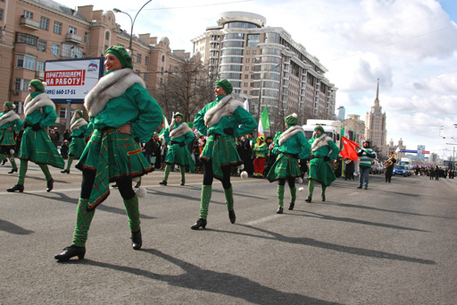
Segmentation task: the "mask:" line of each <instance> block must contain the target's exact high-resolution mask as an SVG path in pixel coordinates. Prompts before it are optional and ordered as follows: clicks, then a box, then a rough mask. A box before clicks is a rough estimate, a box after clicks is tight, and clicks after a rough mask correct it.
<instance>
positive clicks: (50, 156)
mask: <svg viewBox="0 0 457 305" xmlns="http://www.w3.org/2000/svg"><path fill="white" fill-rule="evenodd" d="M42 94H43V95H44V96H41V98H43V99H46V100H49V101H50V98H49V97H48V96H47V95H46V94H45V93H41V92H33V93H31V97H32V98H35V97H37V96H38V95H42ZM56 119H57V113H56V111H55V110H54V107H52V106H43V107H39V108H37V109H36V110H35V111H33V112H32V113H27V116H26V117H25V119H24V124H26V123H27V125H28V127H27V128H25V130H24V133H23V134H22V140H21V148H20V150H19V158H20V159H21V160H30V161H33V162H35V163H37V164H49V165H52V166H54V167H57V168H64V166H65V162H64V161H63V159H62V156H61V155H60V154H59V152H58V151H57V148H56V146H55V145H54V143H52V141H51V139H50V138H49V135H48V134H47V133H46V127H50V126H52V124H54V123H55V121H56ZM35 124H40V127H41V129H39V130H37V131H35V130H33V129H32V127H31V126H32V125H35Z"/></svg>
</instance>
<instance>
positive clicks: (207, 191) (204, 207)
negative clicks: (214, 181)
mask: <svg viewBox="0 0 457 305" xmlns="http://www.w3.org/2000/svg"><path fill="white" fill-rule="evenodd" d="M211 194H212V186H211V185H202V197H201V205H200V218H199V219H198V220H197V222H196V223H194V224H193V225H192V226H191V227H190V228H191V229H192V230H198V229H199V228H200V227H201V228H203V229H204V228H205V227H206V218H207V217H208V206H209V202H210V200H211Z"/></svg>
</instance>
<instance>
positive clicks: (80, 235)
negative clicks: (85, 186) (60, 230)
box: [73, 198, 95, 247]
mask: <svg viewBox="0 0 457 305" xmlns="http://www.w3.org/2000/svg"><path fill="white" fill-rule="evenodd" d="M88 202H89V199H83V198H79V201H78V207H77V209H76V226H75V232H74V233H73V245H75V246H77V247H84V246H85V245H86V240H87V232H88V231H89V227H90V223H91V222H92V219H93V218H94V214H95V209H93V210H90V211H88V210H87V203H88Z"/></svg>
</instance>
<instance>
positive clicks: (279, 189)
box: [276, 185, 284, 214]
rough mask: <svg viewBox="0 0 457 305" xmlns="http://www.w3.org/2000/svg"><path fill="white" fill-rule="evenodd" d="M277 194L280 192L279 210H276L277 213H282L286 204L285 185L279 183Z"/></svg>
mask: <svg viewBox="0 0 457 305" xmlns="http://www.w3.org/2000/svg"><path fill="white" fill-rule="evenodd" d="M277 194H278V205H279V207H278V210H276V213H277V214H282V212H283V211H284V208H283V205H284V185H278V190H277Z"/></svg>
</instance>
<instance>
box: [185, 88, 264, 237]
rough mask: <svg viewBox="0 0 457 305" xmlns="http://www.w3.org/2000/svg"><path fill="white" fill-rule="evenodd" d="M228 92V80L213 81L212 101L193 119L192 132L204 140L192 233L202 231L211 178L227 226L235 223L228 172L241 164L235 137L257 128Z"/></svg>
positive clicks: (239, 103) (210, 188) (241, 105)
mask: <svg viewBox="0 0 457 305" xmlns="http://www.w3.org/2000/svg"><path fill="white" fill-rule="evenodd" d="M232 91H233V86H232V84H231V83H230V82H229V81H228V80H226V79H221V80H219V81H217V82H216V84H215V89H214V92H215V93H216V100H215V101H214V102H211V103H209V104H207V105H206V106H205V107H204V108H203V109H202V110H200V112H199V113H197V115H196V116H195V120H194V126H195V128H197V129H198V131H200V132H201V133H203V134H206V135H207V136H208V140H207V142H206V145H205V147H204V148H203V151H202V153H201V155H200V160H201V161H202V163H203V186H202V195H201V206H200V217H199V219H198V220H197V222H196V223H195V224H193V225H192V226H191V228H192V229H193V230H198V229H199V228H205V227H206V223H207V222H206V218H207V216H208V205H209V202H210V200H211V194H212V184H213V178H214V177H215V178H216V179H218V180H221V182H222V187H223V188H224V194H225V199H226V206H227V210H228V214H229V219H230V222H231V223H235V221H236V216H235V210H234V209H233V189H232V184H231V183H230V172H231V166H234V165H235V166H236V165H239V164H241V160H240V156H239V155H238V152H237V150H236V147H235V137H241V136H244V135H246V134H248V133H251V132H252V131H253V130H254V129H256V128H257V123H256V121H255V120H254V118H253V117H252V115H251V114H250V113H249V112H247V111H246V110H245V109H244V104H243V101H241V100H238V99H236V98H235V97H234V96H232V95H230V93H232Z"/></svg>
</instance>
